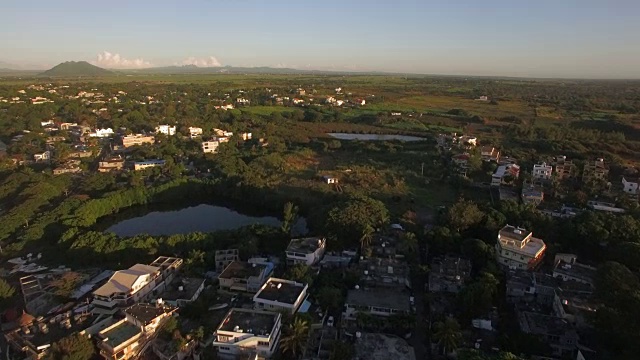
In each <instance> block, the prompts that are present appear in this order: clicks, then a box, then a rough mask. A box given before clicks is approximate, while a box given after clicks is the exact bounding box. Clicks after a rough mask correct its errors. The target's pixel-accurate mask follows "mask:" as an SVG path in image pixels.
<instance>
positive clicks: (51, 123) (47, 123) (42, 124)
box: [40, 120, 54, 127]
mask: <svg viewBox="0 0 640 360" xmlns="http://www.w3.org/2000/svg"><path fill="white" fill-rule="evenodd" d="M53 124H54V123H53V120H47V121H41V122H40V126H42V127H45V126H52V125H53Z"/></svg>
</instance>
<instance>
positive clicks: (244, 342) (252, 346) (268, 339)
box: [213, 309, 282, 360]
mask: <svg viewBox="0 0 640 360" xmlns="http://www.w3.org/2000/svg"><path fill="white" fill-rule="evenodd" d="M281 328H282V315H280V314H279V313H274V312H268V311H257V310H248V309H231V310H229V312H228V313H227V315H226V316H225V317H224V319H223V320H222V322H221V323H220V325H219V326H218V328H217V329H216V331H215V333H214V334H213V335H214V340H213V347H214V348H216V349H217V351H218V354H217V355H218V357H219V358H220V359H228V360H236V359H240V358H242V357H241V356H247V355H248V354H253V357H252V358H250V357H245V358H247V359H257V357H256V355H258V356H260V358H262V359H269V358H270V357H271V356H272V355H273V354H274V353H275V351H276V349H277V348H278V342H279V341H280V331H281Z"/></svg>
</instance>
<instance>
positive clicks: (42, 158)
mask: <svg viewBox="0 0 640 360" xmlns="http://www.w3.org/2000/svg"><path fill="white" fill-rule="evenodd" d="M33 160H35V162H40V161H49V160H51V151H49V150H47V151H45V152H43V153H41V154H34V155H33Z"/></svg>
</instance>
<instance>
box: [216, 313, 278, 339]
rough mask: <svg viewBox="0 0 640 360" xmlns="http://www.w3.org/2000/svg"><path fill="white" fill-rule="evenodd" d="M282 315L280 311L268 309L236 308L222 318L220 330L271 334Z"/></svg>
mask: <svg viewBox="0 0 640 360" xmlns="http://www.w3.org/2000/svg"><path fill="white" fill-rule="evenodd" d="M280 316H281V315H280V314H279V313H273V312H268V311H258V310H250V309H239V308H234V309H231V310H229V312H228V313H227V316H225V318H224V320H222V323H220V325H219V326H218V331H229V332H239V330H242V332H244V333H248V334H253V335H264V336H269V335H270V334H271V332H272V331H273V327H274V326H275V324H276V322H277V321H278V318H279V317H280ZM236 327H237V328H236Z"/></svg>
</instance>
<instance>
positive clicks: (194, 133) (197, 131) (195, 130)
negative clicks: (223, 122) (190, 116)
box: [189, 126, 202, 139]
mask: <svg viewBox="0 0 640 360" xmlns="http://www.w3.org/2000/svg"><path fill="white" fill-rule="evenodd" d="M201 135H202V128H199V127H191V126H190V127H189V137H190V138H192V139H194V138H196V137H198V136H201Z"/></svg>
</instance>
